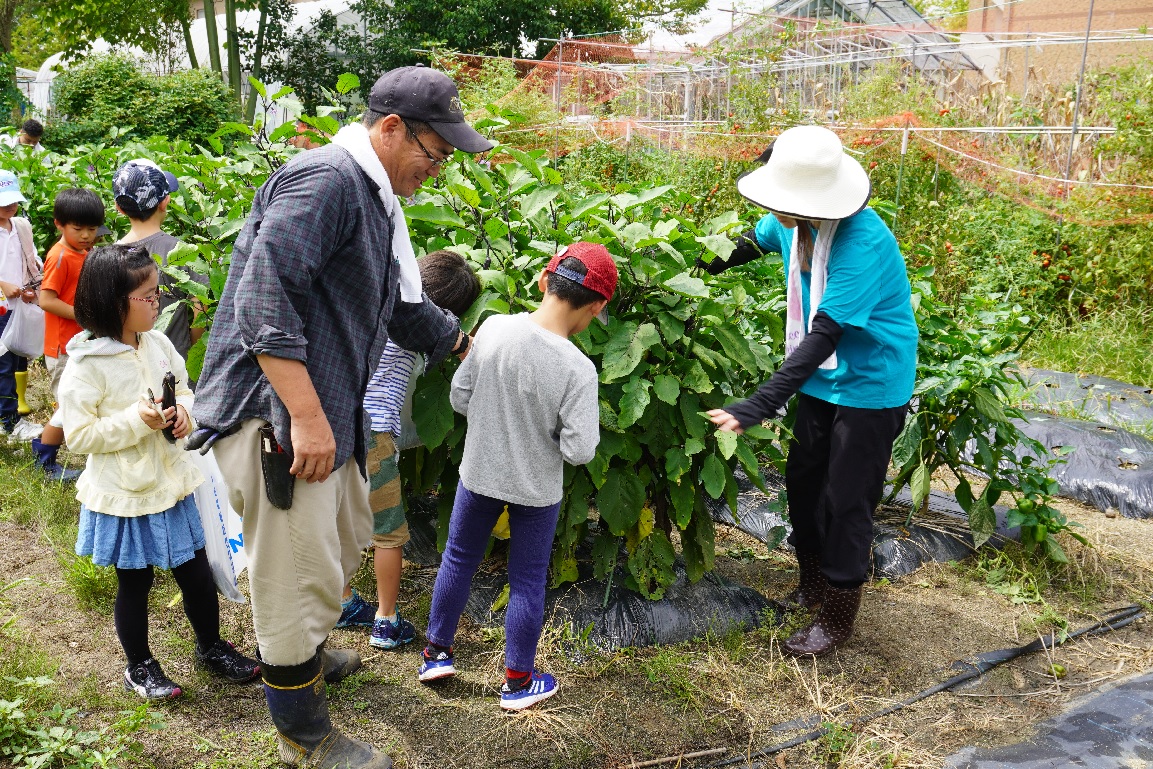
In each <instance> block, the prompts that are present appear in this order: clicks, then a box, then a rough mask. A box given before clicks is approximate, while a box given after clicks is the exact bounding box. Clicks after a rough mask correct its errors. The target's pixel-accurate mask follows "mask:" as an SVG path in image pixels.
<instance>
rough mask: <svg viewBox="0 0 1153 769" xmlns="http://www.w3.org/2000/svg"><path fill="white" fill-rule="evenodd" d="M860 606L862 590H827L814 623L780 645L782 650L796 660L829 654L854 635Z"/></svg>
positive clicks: (830, 586) (835, 588)
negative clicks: (854, 626)
mask: <svg viewBox="0 0 1153 769" xmlns="http://www.w3.org/2000/svg"><path fill="white" fill-rule="evenodd" d="M860 607H861V588H859V587H856V588H853V589H852V590H842V589H841V588H839V587H833V586H832V585H827V586H826V587H825V601H824V603H823V604H821V610H820V612H818V613H817V618H816V619H815V620H813V624H811V625H809V626H808V627H806V628H802V629H800V630H798V631H797V632H795V633H793V634H792V635H791V636H789V637H788V638H787V639H785V640H784V641H782V642H781V648H782V649H783V650H784V651H786V652H788V653H789V654H792V655H794V656H796V657H803V656H805V655H810V654H811V655H812V656H814V657H820V656H821V655H823V654H828V653H829V652H831V651H832V650H833V649H835V648H837V647H838V646H840V645H841V644H843V643H844V642H845V641H847V640H849V636H851V635H852V634H853V624H854V623H855V622H856V620H857V610H858V609H859V608H860Z"/></svg>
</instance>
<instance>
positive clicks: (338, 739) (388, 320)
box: [190, 67, 492, 769]
mask: <svg viewBox="0 0 1153 769" xmlns="http://www.w3.org/2000/svg"><path fill="white" fill-rule="evenodd" d="M368 106H369V109H368V110H367V111H366V112H365V115H364V120H363V123H362V124H358V125H351V126H346V127H345V128H344V129H342V130H341V131H340V132H339V133H338V134H337V135H336V136H335V137H334V138H333V143H332V144H330V145H328V146H325V147H321V148H319V149H314V150H310V151H309V152H302V153H300V154H299V155H297V156H296V157H295V158H293V159H292V160H291V161H289V162H288V163H287V164H286V165H284V166H283V167H281V168H280V169H279V170H278V171H277V172H276V173H275V174H273V176H272V177H271V178H269V180H268V181H267V182H266V183H265V184H264V186H263V187H261V188H260V190H259V191H258V192H257V193H256V196H255V198H254V199H253V205H252V213H251V214H250V216H249V218H248V222H247V223H246V225H245V227H244V229H243V230H242V231H241V233H240V235H239V237H238V238H237V241H236V245H235V248H234V250H233V254H232V268H231V271H230V273H229V276H228V282H227V283H226V284H225V287H224V295H223V297H222V298H221V301H220V305H219V307H218V308H217V311H216V317H215V321H214V325H213V328H212V333H211V336H210V341H209V344H208V352H207V356H206V358H205V363H204V370H203V372H202V374H201V379H200V385H199V388H198V390H197V398H196V406H195V407H194V409H193V414H194V416H195V417H196V420H197V422H198V424H199V425H200V427H201V429H200V430H198V431H197V433H196V434H194V436H193V439H191V440H190V445H193V446H195V445H197V444H199V443H206V442H208V441H210V440H214V441H218V442H217V443H216V457H217V459H218V461H219V463H220V466H221V469H222V472H223V474H224V476H225V481H226V482H227V484H228V487H229V490H230V498H231V501H232V503H233V506H234V507H235V508H236V509H237V511H238V512H240V513H241V515H242V516H243V519H244V543H245V550H246V551H247V554H248V564H249V579H250V584H251V589H252V615H253V625H254V626H255V628H256V638H257V642H258V644H259V650H260V656H261V658H262V666H263V676H264V685H265V692H266V694H267V697H268V708H269V711H270V713H271V714H272V720H273V722H274V723H275V724H276V729H277V731H278V732H279V735H280V755H281V758H282V759H283V760H284V761H285V762H287V763H289V764H292V765H307V766H310V767H312V766H316V767H321V768H322V769H328V768H330V767H341V769H345V768H346V767H347V768H351V767H389V766H391V765H392V764H391V761H389V759H388V757H387V756H384V755H383V754H382V753H380V752H379V751H377V750H376V749H375V748H373V747H371V746H369V745H367V744H365V743H363V742H359V741H357V740H353V739H350V738H348V737H346V736H344V735H343V734H341V733H340V732H339V731H338V730H336V729H335V728H333V726H332V723H331V721H330V720H329V717H328V707H327V703H326V698H325V687H324V681H325V680H327V681H329V682H333V681H334V680H339V679H340V678H342V677H343V676H345V675H348V673H350V672H352V671H353V670H355V669H357V668H358V667H359V666H360V660H359V657H357V656H356V655H355V653H352V652H334V651H332V650H325V649H324V641H325V639H326V638H327V636H328V632H329V630H330V629H331V628H332V627H333V625H334V624H335V623H336V621H337V619H338V617H339V616H340V593H341V589H342V588H343V586H344V585H345V583H346V582H347V581H348V579H350V578H351V577H352V575H353V573H354V572H355V571H356V569H357V567H358V566H359V565H360V553H361V550H362V548H364V547H366V546H367V545H368V543H369V542H370V540H371V536H372V514H371V512H370V509H369V506H368V495H367V486H366V483H365V480H364V477H363V473H364V461H365V445H366V440H367V436H368V430H369V420H368V417H367V415H366V413H365V411H364V408H363V401H364V393H365V387H366V384H367V382H368V379H369V376H370V375H371V374H372V372H373V370H374V368H375V366H376V363H377V362H378V361H379V360H380V355H381V352H382V349H383V347H384V344H385V341H386V340H387V339H388V338H390V337H391V338H392V339H393V340H394V341H395V342H396V343H397V344H398V345H400V346H401V347H404V348H406V349H410V350H415V351H420V352H423V353H425V354H426V355H428V360H429V364H430V365H434V364H435V363H438V362H439V361H441V360H442V359H443V358H444V357H445V356H447V355H448V354H450V353H459V352H462V351H463V350H464V349H465V348H466V344H465V342H466V338H465V337H464V336H463V335H462V334H461V332H460V327H459V324H458V323H457V322H456V320H455V319H454V318H452V317H451V316H449V315H446V314H444V313H443V312H442V311H440V310H438V309H437V308H436V306H435V305H433V304H432V303H431V302H429V301H427V300H425V299H424V298H423V294H422V291H421V285H420V273H419V272H418V271H417V270H416V259H415V256H414V254H413V249H412V244H411V243H410V242H409V240H408V235H407V229H406V225H405V220H404V214H403V212H402V211H401V210H400V205H399V201H398V200H397V196H400V197H409V196H411V195H412V194H413V193H414V192H415V191H416V189H417V187H419V186H420V185H421V184H422V183H423V182H424V181H425V180H426V179H428V178H429V177H435V176H436V175H437V173H438V171H439V169H440V167H441V166H442V165H443V164H444V163H445V162H446V161H448V160H449V159H450V158H451V156H452V154H453V151H454V150H455V149H460V150H463V151H465V152H481V151H484V150H487V149H490V148H491V146H492V145H491V143H490V142H488V141H487V140H486V139H484V137H482V136H481V135H480V134H478V133H477V132H476V131H474V130H473V129H472V128H471V127H469V126H468V124H467V123H466V122H465V118H464V112H463V111H462V109H461V106H460V99H459V96H458V94H457V89H456V86H455V85H454V84H453V82H452V81H451V80H450V79H449V78H448V77H446V76H445V75H443V74H441V73H439V72H436V71H434V70H431V69H426V68H423V67H404V68H401V69H397V70H393V71H391V72H388V73H386V74H385V75H384V76H383V77H381V78H380V80H378V81H377V82H376V84H375V85H374V86H373V89H372V92H371V95H370V97H369V102H368ZM353 460H355V461H353Z"/></svg>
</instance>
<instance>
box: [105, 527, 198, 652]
mask: <svg viewBox="0 0 1153 769" xmlns="http://www.w3.org/2000/svg"><path fill="white" fill-rule="evenodd" d="M172 576H173V577H174V578H175V579H176V584H177V585H178V586H179V587H180V593H181V595H182V596H183V603H184V613H185V614H186V615H188V621H189V623H191V625H192V631H193V632H194V633H195V634H196V643H197V645H198V646H199V648H200V649H202V650H203V649H208V648H209V647H210V646H212V645H213V644H215V643H216V642H217V641H219V640H220V604H219V602H218V600H217V597H216V585H215V584H214V583H213V581H212V568H211V567H210V566H209V565H208V555H207V554H206V553H205V552H204V548H201V549H199V550H197V551H196V555H195V556H194V557H193V558H192V560H191V561H187V562H185V563H182V564H180V565H179V566H177V567H175V568H174V569H173V570H172ZM116 580H117V589H116V606H115V609H114V610H113V618H114V621H115V623H116V636H117V637H118V638H119V639H120V645H121V646H122V647H124V655H125V656H126V657H128V665H129V667H131V666H132V665H137V664H139V663H141V662H144V661H145V660H146V659H148V658H150V657H151V656H152V651H151V650H150V649H149V648H148V591H150V590H151V589H152V582H153V572H152V567H151V566H145V567H144V568H143V569H121V568H117V569H116Z"/></svg>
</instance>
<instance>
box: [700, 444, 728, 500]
mask: <svg viewBox="0 0 1153 769" xmlns="http://www.w3.org/2000/svg"><path fill="white" fill-rule="evenodd" d="M727 481H728V478H727V473H726V472H725V463H724V462H722V461H721V458H720V457H718V456H717V455H716V454H709V455H708V456H707V457H705V463H704V465H702V466H701V483H702V484H704V487H705V493H707V494H708V495H709V496H710V497H712V498H713V499H720V498H721V494H723V493H724V492H725V483H726V482H727Z"/></svg>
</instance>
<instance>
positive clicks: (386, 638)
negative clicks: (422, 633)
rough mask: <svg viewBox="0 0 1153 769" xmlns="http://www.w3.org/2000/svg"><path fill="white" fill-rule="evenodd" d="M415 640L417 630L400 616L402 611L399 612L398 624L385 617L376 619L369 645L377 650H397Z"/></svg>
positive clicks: (397, 614)
mask: <svg viewBox="0 0 1153 769" xmlns="http://www.w3.org/2000/svg"><path fill="white" fill-rule="evenodd" d="M414 640H416V628H415V627H413V626H412V623H411V622H409V621H408V620H406V619H405V618H404V617H402V616H400V610H397V612H396V622H391V621H389V620H387V619H384V618H383V617H377V618H376V620H375V621H374V622H373V623H372V635H370V636H369V637H368V645H369V646H372V647H374V648H377V649H395V648H396V647H398V646H404V645H405V644H408V643H412V642H413V641H414Z"/></svg>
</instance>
